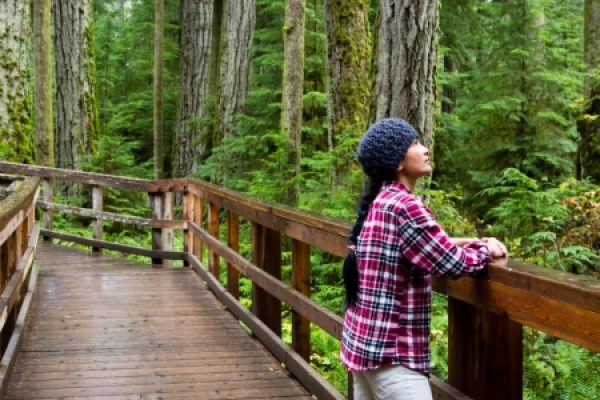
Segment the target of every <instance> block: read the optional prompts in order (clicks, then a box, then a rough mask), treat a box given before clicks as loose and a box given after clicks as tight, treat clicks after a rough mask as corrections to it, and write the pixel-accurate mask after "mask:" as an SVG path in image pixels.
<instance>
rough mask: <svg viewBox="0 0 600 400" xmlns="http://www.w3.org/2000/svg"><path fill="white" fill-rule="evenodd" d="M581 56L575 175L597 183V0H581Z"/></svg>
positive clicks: (599, 2) (599, 163) (599, 116)
mask: <svg viewBox="0 0 600 400" xmlns="http://www.w3.org/2000/svg"><path fill="white" fill-rule="evenodd" d="M584 59H585V66H586V71H587V74H586V78H585V84H584V86H585V87H584V91H585V101H586V106H585V110H584V114H583V116H582V117H581V118H580V119H579V121H578V123H577V128H578V130H579V133H580V135H581V142H580V147H579V171H578V175H579V176H580V177H582V178H584V177H590V178H592V180H593V181H594V182H595V183H600V0H586V1H585V16H584Z"/></svg>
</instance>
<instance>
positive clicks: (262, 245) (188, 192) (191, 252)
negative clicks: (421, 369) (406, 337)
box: [0, 162, 600, 399]
mask: <svg viewBox="0 0 600 400" xmlns="http://www.w3.org/2000/svg"><path fill="white" fill-rule="evenodd" d="M7 164H8V167H6V165H7ZM30 169H31V171H33V174H35V175H36V176H40V177H43V178H52V177H56V178H58V179H67V180H69V179H71V177H74V180H75V179H76V180H77V182H85V183H90V184H94V185H97V184H99V182H100V183H101V184H103V185H107V186H111V185H112V184H114V185H117V184H118V185H125V184H126V182H127V179H122V178H120V177H114V176H109V175H103V176H102V179H100V178H99V177H98V176H97V175H98V174H90V173H85V172H80V171H77V172H71V171H65V170H56V169H52V168H46V167H44V168H40V167H30V166H22V165H18V164H11V163H4V162H0V171H3V172H11V173H16V172H18V173H24V174H29V171H30ZM135 184H136V185H140V186H137V187H138V188H142V185H141V183H140V182H139V180H136V183H135ZM115 187H116V186H115ZM119 187H123V186H119ZM136 190H138V189H136ZM140 190H141V189H140ZM143 190H146V191H148V192H149V193H150V194H151V195H152V196H153V198H154V199H160V198H161V196H165V195H166V194H169V193H173V192H175V193H182V194H183V199H184V201H183V202H184V217H183V221H181V222H179V223H173V224H172V225H171V227H175V226H177V227H180V228H182V229H184V232H185V235H184V238H185V249H184V252H185V253H186V254H187V255H186V256H184V257H181V256H178V257H176V258H180V259H181V258H184V259H187V260H188V261H189V260H192V259H193V260H198V262H199V263H200V264H202V265H204V264H203V260H202V258H203V254H204V252H203V251H202V247H203V246H207V248H208V250H209V257H208V268H209V270H210V271H211V272H212V273H213V275H215V276H216V277H217V278H219V277H220V268H219V257H222V258H223V259H224V260H225V261H226V262H227V264H228V274H227V275H228V278H227V290H228V291H229V293H230V294H231V295H232V296H233V297H234V298H235V297H237V293H238V288H237V285H238V284H239V283H238V277H239V274H240V273H241V274H243V275H246V276H248V277H249V278H250V279H252V280H253V282H254V285H256V288H255V290H254V294H253V304H255V306H256V309H254V310H253V311H254V313H255V315H256V316H257V317H258V318H259V319H260V320H261V321H262V322H263V323H264V324H265V325H266V326H268V327H269V328H270V329H271V330H272V331H273V332H276V333H277V332H278V330H280V324H281V313H280V312H278V310H280V304H281V301H284V302H286V303H287V304H288V305H289V306H290V307H291V308H292V313H293V318H294V322H293V334H292V336H293V342H294V343H293V347H294V349H295V350H296V351H298V352H299V354H301V355H302V356H303V357H305V358H306V357H307V354H308V353H307V349H308V351H309V350H310V344H309V340H310V339H309V334H307V332H309V331H308V328H307V326H308V324H310V323H311V322H312V323H315V324H317V325H319V326H321V327H322V328H324V329H325V331H327V332H329V333H330V334H332V335H333V336H334V337H337V338H339V334H340V330H341V319H340V318H339V317H337V316H335V315H333V314H332V313H331V312H329V311H327V310H325V309H324V308H322V307H321V306H319V305H318V304H316V303H314V302H313V301H312V300H310V298H309V292H308V290H307V285H306V283H307V282H308V281H309V280H310V260H309V257H310V247H311V246H312V247H316V248H319V249H321V250H324V251H326V252H329V253H331V254H334V255H336V256H344V255H345V253H346V252H347V248H346V244H347V240H346V234H347V232H348V231H349V229H350V226H349V225H348V224H345V223H341V222H339V221H334V220H331V219H327V218H323V217H320V216H317V215H314V214H310V213H307V212H303V211H299V210H296V209H292V208H289V207H284V206H280V205H274V204H269V203H266V202H262V201H259V200H256V199H252V198H250V197H248V196H245V195H242V194H239V193H236V192H233V191H230V190H227V189H224V188H221V187H218V186H216V185H213V184H210V183H207V182H203V181H198V180H190V179H174V180H160V181H144V183H143ZM160 207H161V206H159V207H156V208H155V212H154V213H153V219H152V220H153V222H152V224H153V225H154V226H155V228H154V229H153V232H154V231H156V233H157V237H159V236H160V235H159V234H160V233H161V227H164V226H167V225H168V223H167V222H166V221H167V220H169V219H171V218H172V217H169V218H167V217H164V215H165V214H164V213H163V211H162V210H161V209H160ZM46 208H47V209H52V208H53V207H52V206H48V205H47V204H46ZM54 208H55V209H56V208H60V207H54ZM66 209H67V208H66V207H62V210H63V211H65V210H66ZM221 210H226V211H227V217H226V218H227V226H228V230H227V246H225V245H224V244H223V243H222V242H221V239H220V238H219V236H220V234H219V232H220V229H219V226H220V224H221V219H222V218H223V217H222V213H221V212H220V211H221ZM67 211H68V210H67ZM76 212H78V213H79V214H86V213H87V212H86V211H81V210H79V211H76ZM88 214H89V213H88ZM88 214H86V215H88ZM93 215H100V216H101V215H102V214H101V213H100V214H93V213H92V214H89V216H90V217H93ZM206 216H208V220H207V219H206V218H205V217H206ZM240 217H241V218H244V219H245V220H247V221H248V222H250V223H251V224H252V233H253V235H252V240H253V245H252V248H253V252H252V254H253V256H252V257H253V258H252V261H251V262H250V261H248V260H245V259H243V258H242V257H241V256H240V255H239V254H237V251H235V250H236V249H237V247H238V245H239V244H238V241H239V238H238V236H239V235H238V229H239V218H240ZM115 218H116V217H115ZM158 220H160V221H162V222H160V223H158V222H157V221H158ZM205 229H206V230H205ZM43 232H46V231H43ZM282 234H283V235H286V236H288V237H290V238H291V239H292V259H293V266H292V273H293V275H294V277H293V288H289V287H287V285H285V284H283V283H281V282H280V281H279V277H278V274H280V258H281V235H282ZM55 235H56V234H55ZM65 237H66V236H63V238H65ZM86 240H87V241H88V242H86V243H87V244H89V245H92V246H95V245H96V246H98V247H103V244H102V243H100V242H99V241H95V242H94V240H93V239H86ZM118 246H121V245H118ZM160 249H162V248H160V247H159V248H157V249H156V250H160ZM123 251H127V250H126V249H125V250H123ZM153 251H154V250H153ZM152 254H153V253H151V251H150V250H148V253H145V255H149V256H152ZM157 254H158V253H157ZM173 254H175V253H173ZM171 256H173V257H175V256H174V255H169V254H168V252H163V254H162V257H158V255H157V257H156V258H164V257H171ZM190 257H193V258H190ZM153 258H154V257H153ZM278 259H279V261H278ZM194 263H196V261H194ZM194 265H195V267H197V265H196V264H194ZM434 288H435V289H436V290H438V291H442V292H444V293H446V294H447V295H448V299H449V300H448V301H449V324H450V335H449V342H450V345H449V349H450V354H449V377H450V379H449V380H450V383H451V384H453V385H454V386H455V387H458V388H459V389H461V390H463V391H464V392H466V393H467V394H469V395H470V396H472V397H473V398H476V399H478V398H486V399H494V398H512V397H516V396H517V394H516V393H520V391H521V385H522V383H521V382H522V376H521V374H522V365H521V364H519V362H518V360H519V359H521V357H522V328H521V325H528V326H531V327H533V328H536V329H539V330H542V331H544V332H547V333H549V334H552V335H554V336H557V337H560V338H563V339H566V340H568V341H570V342H572V343H575V344H578V345H581V346H583V347H585V348H588V349H590V350H592V351H596V352H598V351H600V281H597V280H594V279H591V278H589V277H585V276H577V275H573V274H568V273H563V272H560V271H556V270H551V269H545V268H541V267H539V266H535V265H531V264H525V263H522V262H519V261H510V262H509V267H508V268H506V269H505V268H495V267H492V268H490V269H489V270H488V271H487V272H486V273H484V274H481V275H479V276H477V277H476V278H468V277H467V278H461V279H458V280H446V279H439V278H438V279H435V284H434ZM463 350H464V351H463ZM492 374H493V376H494V380H493V382H489V381H491V380H490V379H487V377H489V376H491V375H492ZM486 379H487V381H486ZM470 381H472V383H470ZM432 386H433V389H434V393H435V395H436V396H439V398H462V397H461V396H463V395H461V394H460V393H456V392H455V391H454V389H453V388H452V387H448V385H447V384H444V383H443V382H439V381H438V380H435V379H433V380H432ZM515 386H516V389H515V388H514V387H515ZM508 387H511V388H510V389H507V388H508ZM451 393H452V394H451Z"/></svg>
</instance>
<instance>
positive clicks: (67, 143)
mask: <svg viewBox="0 0 600 400" xmlns="http://www.w3.org/2000/svg"><path fill="white" fill-rule="evenodd" d="M52 12H53V17H54V24H53V27H54V48H55V54H56V56H55V60H56V136H55V152H56V153H55V155H56V166H57V167H60V168H69V169H79V168H80V166H81V163H82V161H83V159H84V158H85V156H86V155H88V154H91V153H92V152H93V149H94V141H95V140H96V139H97V138H98V135H99V132H98V131H99V127H98V123H99V121H98V110H97V105H96V87H95V86H96V66H95V62H94V50H93V49H94V46H93V33H92V32H93V29H92V6H91V2H90V0H54V3H53V6H52Z"/></svg>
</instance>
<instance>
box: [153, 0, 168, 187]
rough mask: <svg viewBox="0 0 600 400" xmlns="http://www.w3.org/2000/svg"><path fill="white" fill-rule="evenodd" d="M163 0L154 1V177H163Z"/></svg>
mask: <svg viewBox="0 0 600 400" xmlns="http://www.w3.org/2000/svg"><path fill="white" fill-rule="evenodd" d="M164 18H165V2H164V0H155V1H154V74H153V81H152V82H153V90H152V97H153V108H152V111H153V112H152V131H153V137H154V143H153V148H154V177H155V178H156V179H160V178H163V177H164V176H163V171H164V168H163V148H164V146H163V110H162V92H163V70H162V65H163V60H162V59H163V39H164Z"/></svg>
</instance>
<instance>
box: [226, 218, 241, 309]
mask: <svg viewBox="0 0 600 400" xmlns="http://www.w3.org/2000/svg"><path fill="white" fill-rule="evenodd" d="M227 245H228V246H229V247H231V249H232V250H233V251H235V252H236V253H238V252H239V250H240V217H239V216H238V215H236V214H234V213H232V212H231V211H228V212H227ZM227 290H228V291H229V293H231V295H232V296H233V297H235V298H236V299H239V298H240V272H239V271H238V270H237V269H236V268H234V267H233V266H232V265H231V264H230V263H227Z"/></svg>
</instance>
